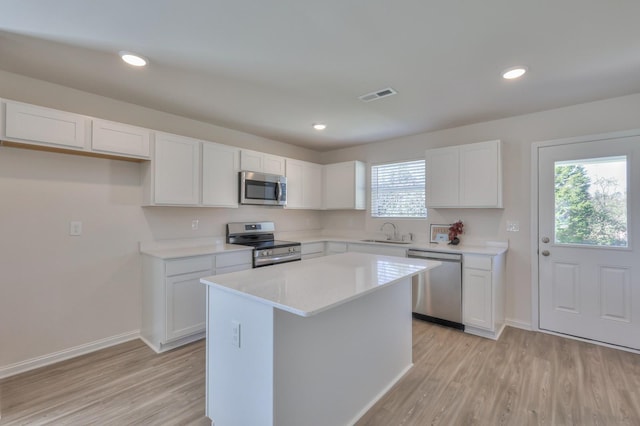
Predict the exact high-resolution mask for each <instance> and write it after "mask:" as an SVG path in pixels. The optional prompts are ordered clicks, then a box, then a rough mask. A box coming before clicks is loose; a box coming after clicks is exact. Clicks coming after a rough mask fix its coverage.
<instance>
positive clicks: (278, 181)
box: [240, 171, 287, 206]
mask: <svg viewBox="0 0 640 426" xmlns="http://www.w3.org/2000/svg"><path fill="white" fill-rule="evenodd" d="M240 204H258V205H270V206H284V205H286V204H287V178H286V177H285V176H279V175H272V174H268V173H257V172H246V171H243V172H240Z"/></svg>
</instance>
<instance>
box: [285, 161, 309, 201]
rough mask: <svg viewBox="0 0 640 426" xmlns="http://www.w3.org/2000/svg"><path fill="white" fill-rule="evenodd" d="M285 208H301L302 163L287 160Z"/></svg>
mask: <svg viewBox="0 0 640 426" xmlns="http://www.w3.org/2000/svg"><path fill="white" fill-rule="evenodd" d="M286 176H287V208H288V209H303V208H305V207H306V206H305V204H304V192H303V187H304V163H303V162H302V161H297V160H287V174H286Z"/></svg>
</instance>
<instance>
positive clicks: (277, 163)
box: [240, 149, 285, 176]
mask: <svg viewBox="0 0 640 426" xmlns="http://www.w3.org/2000/svg"><path fill="white" fill-rule="evenodd" d="M240 169H241V170H248V171H251V172H260V173H271V174H274V175H281V176H284V175H285V159H284V157H278V156H277V155H271V154H265V153H264V152H258V151H251V150H248V149H243V150H242V151H241V152H240Z"/></svg>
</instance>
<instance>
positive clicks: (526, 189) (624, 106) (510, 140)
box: [321, 94, 640, 326]
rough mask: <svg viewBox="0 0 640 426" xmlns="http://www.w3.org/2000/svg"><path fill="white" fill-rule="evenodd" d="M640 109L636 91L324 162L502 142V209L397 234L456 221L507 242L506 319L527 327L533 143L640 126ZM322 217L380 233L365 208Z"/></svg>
mask: <svg viewBox="0 0 640 426" xmlns="http://www.w3.org/2000/svg"><path fill="white" fill-rule="evenodd" d="M638 111H640V94H635V95H629V96H624V97H619V98H614V99H608V100H603V101H598V102H592V103H587V104H581V105H575V106H570V107H566V108H560V109H555V110H549V111H543V112H539V113H535V114H528V115H523V116H518V117H512V118H507V119H503V120H496V121H490V122H485V123H479V124H474V125H469V126H463V127H457V128H453V129H448V130H443V131H438V132H432V133H423V134H419V135H414V136H409V137H404V138H399V139H393V140H389V141H385V142H381V143H376V144H369V145H360V146H357V147H352V148H347V149H342V150H335V151H330V152H326V153H323V154H322V157H321V158H322V160H323V162H325V163H331V162H337V161H347V160H356V159H357V160H363V161H367V162H368V163H379V162H387V161H396V160H405V159H413V158H421V157H423V155H424V150H425V149H427V148H435V147H442V146H450V145H459V144H466V143H473V142H481V141H486V140H493V139H501V140H502V141H504V152H503V161H504V162H503V165H504V206H505V208H504V209H488V210H486V209H478V210H474V209H431V210H429V212H428V215H429V217H428V219H427V220H422V221H416V220H397V221H395V222H396V223H397V224H398V225H399V228H400V232H402V233H406V232H414V233H417V234H418V237H419V238H420V239H423V240H426V239H427V230H428V227H429V226H428V225H429V223H451V222H453V221H455V220H457V219H462V220H463V221H464V223H465V231H466V233H465V234H464V235H463V236H462V239H463V240H466V241H472V242H473V241H482V240H495V239H498V240H507V239H508V240H509V244H510V249H509V252H508V255H507V299H506V305H507V306H506V316H507V318H508V319H510V320H511V321H514V322H517V323H520V324H521V325H523V326H526V325H528V324H530V322H531V282H530V280H531V261H530V256H531V238H530V228H531V213H530V209H531V188H530V185H531V144H532V143H533V142H536V141H543V140H551V139H559V138H566V137H573V136H581V135H590V134H598V133H605V132H612V131H618V130H628V129H636V128H640V114H639V113H638ZM322 220H323V227H324V228H326V229H335V230H344V231H352V230H353V229H354V228H355V229H359V230H361V231H363V232H368V233H371V232H376V231H378V230H379V228H380V225H381V224H382V223H383V222H384V221H383V220H380V219H372V218H371V217H370V216H369V214H368V213H366V212H327V213H325V214H324V216H323V218H322ZM507 220H517V221H519V222H520V232H517V233H515V232H507V231H506V221H507ZM632 220H633V219H632ZM635 220H636V221H640V219H639V218H635ZM636 223H637V222H636Z"/></svg>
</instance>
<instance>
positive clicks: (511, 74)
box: [502, 66, 527, 80]
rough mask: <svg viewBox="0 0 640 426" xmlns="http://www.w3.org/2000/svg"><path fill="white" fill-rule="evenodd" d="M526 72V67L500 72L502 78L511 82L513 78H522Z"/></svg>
mask: <svg viewBox="0 0 640 426" xmlns="http://www.w3.org/2000/svg"><path fill="white" fill-rule="evenodd" d="M526 72H527V67H522V66H519V67H511V68H507V69H506V70H504V71H502V78H504V79H506V80H513V79H514V78H519V77H522V76H523V75H524V73H526Z"/></svg>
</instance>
